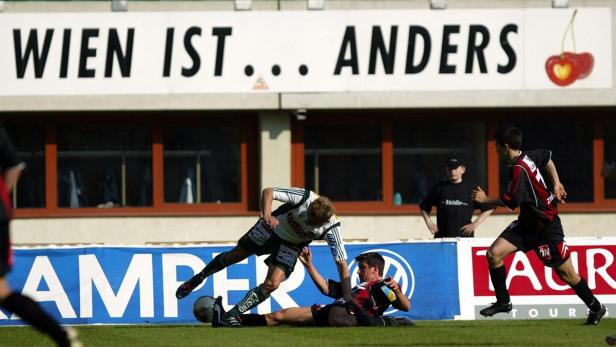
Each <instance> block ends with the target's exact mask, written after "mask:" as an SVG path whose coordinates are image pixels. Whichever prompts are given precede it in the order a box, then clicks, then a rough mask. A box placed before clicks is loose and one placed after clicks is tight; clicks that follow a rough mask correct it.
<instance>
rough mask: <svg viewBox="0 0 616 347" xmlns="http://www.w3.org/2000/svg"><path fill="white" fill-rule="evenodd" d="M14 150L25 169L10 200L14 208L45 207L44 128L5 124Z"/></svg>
mask: <svg viewBox="0 0 616 347" xmlns="http://www.w3.org/2000/svg"><path fill="white" fill-rule="evenodd" d="M4 126H5V128H6V131H7V133H8V134H9V136H10V137H11V140H12V141H13V144H14V145H15V150H16V151H17V155H18V157H19V159H20V160H21V161H23V162H24V163H25V164H26V167H25V168H24V170H23V171H22V173H21V176H20V178H19V181H18V182H17V187H16V189H15V190H13V194H12V199H13V206H14V207H15V208H40V207H45V152H44V150H45V128H44V126H42V125H28V124H16V123H5V124H4Z"/></svg>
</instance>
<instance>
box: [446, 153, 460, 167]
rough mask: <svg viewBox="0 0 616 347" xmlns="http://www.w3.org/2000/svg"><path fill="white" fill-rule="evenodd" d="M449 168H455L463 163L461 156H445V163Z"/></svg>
mask: <svg viewBox="0 0 616 347" xmlns="http://www.w3.org/2000/svg"><path fill="white" fill-rule="evenodd" d="M445 165H446V166H447V167H448V168H450V169H457V168H458V167H459V166H460V165H464V161H463V160H462V158H460V157H457V156H454V157H449V158H447V162H446V164H445Z"/></svg>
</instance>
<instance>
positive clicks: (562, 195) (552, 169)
mask: <svg viewBox="0 0 616 347" xmlns="http://www.w3.org/2000/svg"><path fill="white" fill-rule="evenodd" d="M545 169H546V170H547V172H548V174H549V175H550V179H551V180H552V186H554V191H553V192H552V193H553V194H554V197H556V200H557V201H558V202H560V203H562V204H564V203H565V199H566V198H567V192H566V191H565V187H564V186H563V184H562V183H561V182H560V178H559V177H558V171H557V170H556V165H555V164H554V162H553V161H552V159H550V161H548V163H547V164H546V165H545Z"/></svg>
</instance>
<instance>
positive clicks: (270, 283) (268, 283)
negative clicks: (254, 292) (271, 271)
mask: <svg viewBox="0 0 616 347" xmlns="http://www.w3.org/2000/svg"><path fill="white" fill-rule="evenodd" d="M278 286H280V282H278V281H274V280H272V279H270V278H266V279H265V281H264V282H263V284H262V285H261V291H262V292H263V294H265V295H268V296H269V294H270V293H271V292H273V291H275V290H276V289H278Z"/></svg>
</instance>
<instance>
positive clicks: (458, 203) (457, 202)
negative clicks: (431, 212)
mask: <svg viewBox="0 0 616 347" xmlns="http://www.w3.org/2000/svg"><path fill="white" fill-rule="evenodd" d="M445 206H468V204H467V203H465V202H464V201H460V200H449V199H445Z"/></svg>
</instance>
